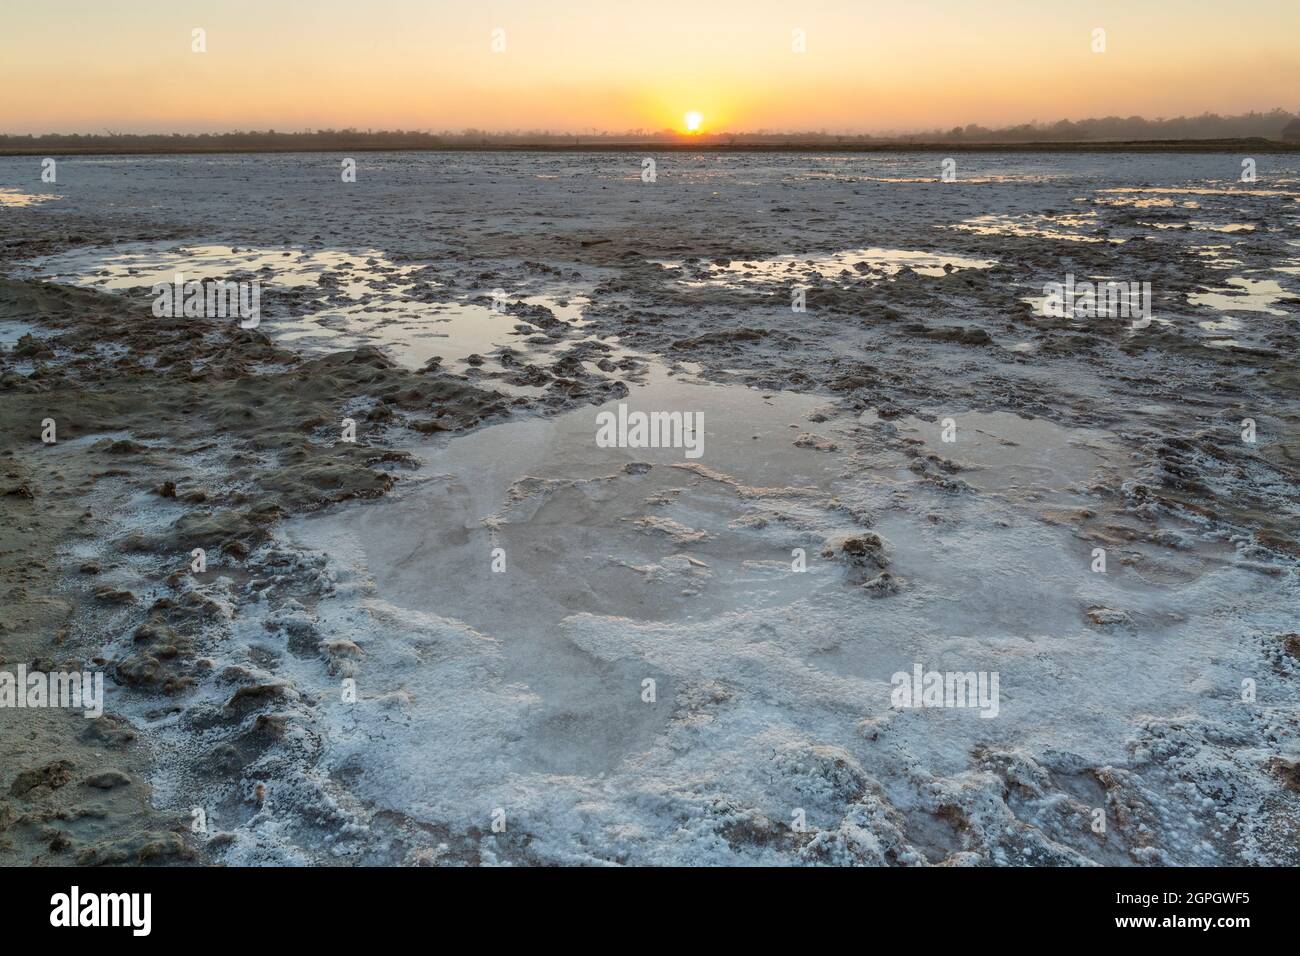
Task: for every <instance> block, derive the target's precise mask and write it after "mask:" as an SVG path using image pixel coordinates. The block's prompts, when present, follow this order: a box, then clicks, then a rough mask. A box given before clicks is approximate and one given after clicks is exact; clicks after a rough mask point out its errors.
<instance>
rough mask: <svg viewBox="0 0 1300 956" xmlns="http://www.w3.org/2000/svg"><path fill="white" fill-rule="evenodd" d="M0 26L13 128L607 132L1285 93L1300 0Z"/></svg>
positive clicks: (943, 2) (274, 4) (1003, 2)
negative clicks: (1101, 35)
mask: <svg viewBox="0 0 1300 956" xmlns="http://www.w3.org/2000/svg"><path fill="white" fill-rule="evenodd" d="M3 19H4V33H3V35H0V131H2V132H11V133H14V132H16V133H26V132H37V133H39V132H56V131H57V132H63V131H68V132H71V131H82V132H102V131H103V130H104V129H106V128H111V129H113V130H115V131H122V132H150V131H167V132H171V131H180V132H188V131H202V130H227V129H234V128H242V129H250V128H268V127H273V128H275V129H280V130H296V129H304V128H313V129H316V128H322V127H347V126H354V127H359V128H362V129H365V128H374V129H381V128H389V129H392V128H405V129H435V130H442V129H462V128H466V127H475V128H479V129H487V130H509V129H551V130H557V131H588V130H593V129H600V130H612V131H620V132H621V131H624V130H629V129H646V130H657V129H662V128H664V127H673V128H681V126H682V123H683V120H682V117H683V115H684V114H685V113H686V112H687V111H688V110H698V111H699V112H701V113H702V114H703V115H704V124H703V128H704V129H705V130H706V131H709V132H723V131H727V130H733V131H742V130H743V131H749V130H758V129H771V130H817V129H826V130H828V131H834V132H858V131H865V132H878V131H896V130H915V129H926V128H932V127H949V126H953V125H958V124H963V125H964V124H965V123H968V122H975V123H980V124H983V125H986V126H998V125H1006V124H1009V123H1017V122H1025V121H1029V120H1044V121H1047V120H1056V119H1061V118H1072V119H1079V118H1084V117H1088V116H1103V115H1108V114H1119V115H1125V116H1127V115H1132V114H1142V115H1146V116H1149V117H1154V116H1157V115H1163V116H1174V115H1178V114H1184V113H1186V114H1194V113H1201V112H1205V111H1213V112H1220V113H1238V112H1244V111H1247V110H1251V109H1260V110H1263V109H1270V108H1272V107H1275V106H1281V107H1283V108H1287V109H1292V110H1294V109H1297V108H1300V102H1297V99H1298V98H1300V97H1298V96H1297V91H1300V42H1297V40H1296V38H1297V37H1300V2H1296V0H1252V2H1250V3H1247V4H1226V3H1221V2H1204V0H1123V2H1111V0H1094V2H1067V0H987V2H974V0H908V2H906V3H902V2H892V0H891V2H885V0H880V2H874V0H824V2H815V0H804V2H801V3H792V2H788V0H787V2H772V0H748V2H732V0H713V2H708V3H701V2H698V0H691V2H686V0H653V2H649V3H644V4H639V3H632V2H630V0H601V2H596V0H496V2H481V3H475V4H469V3H464V2H456V3H449V2H438V0H367V2H360V0H130V2H111V0H48V2H44V3H41V2H30V3H20V2H10V3H8V4H6V8H5V11H4V15H3ZM1096 27H1101V28H1103V29H1104V30H1105V31H1106V52H1104V53H1093V52H1092V49H1091V44H1092V31H1093V29H1094V28H1096ZM195 28H202V29H204V30H205V31H206V45H207V52H205V53H195V52H193V51H192V49H191V46H192V31H193V30H194V29H195ZM497 28H499V29H502V30H504V38H505V49H504V50H503V51H501V52H493V50H492V39H493V35H492V31H493V30H494V29H497ZM795 29H801V30H803V31H805V35H806V38H807V41H806V45H807V52H805V53H795V52H793V51H792V39H793V34H792V31H794V30H795Z"/></svg>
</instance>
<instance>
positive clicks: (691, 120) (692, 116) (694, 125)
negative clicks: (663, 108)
mask: <svg viewBox="0 0 1300 956" xmlns="http://www.w3.org/2000/svg"><path fill="white" fill-rule="evenodd" d="M684 119H685V122H686V132H688V133H698V132H699V131H700V125H701V124H702V123H703V122H704V115H703V114H702V113H700V112H698V111H697V110H691V111H690V112H689V113H687V114H686V116H685V117H684Z"/></svg>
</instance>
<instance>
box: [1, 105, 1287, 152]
mask: <svg viewBox="0 0 1300 956" xmlns="http://www.w3.org/2000/svg"><path fill="white" fill-rule="evenodd" d="M1237 140H1260V141H1263V140H1271V141H1274V142H1277V143H1279V144H1281V143H1288V144H1294V145H1297V146H1300V118H1298V117H1297V115H1296V114H1295V113H1291V112H1287V111H1286V110H1282V109H1275V110H1272V111H1271V112H1268V113H1244V114H1242V115H1240V116H1219V115H1218V114H1216V113H1206V114H1203V115H1201V116H1179V117H1175V118H1174V119H1150V120H1149V119H1144V118H1143V117H1141V116H1130V117H1120V116H1107V117H1103V118H1101V119H1086V120H1079V121H1077V122H1075V121H1071V120H1061V121H1060V122H1057V123H1024V124H1021V125H1019V126H1008V127H1003V128H1001V129H990V128H988V127H984V126H976V125H974V124H971V125H967V126H954V127H953V128H952V129H947V130H939V129H936V130H930V131H927V132H917V133H880V134H874V135H869V134H859V135H855V134H836V133H827V132H824V131H823V132H803V133H791V132H770V131H767V130H758V131H755V132H748V133H702V134H698V135H690V136H688V135H686V134H684V133H681V132H678V131H675V130H660V131H657V132H656V131H647V130H629V131H626V132H622V133H609V132H598V131H595V130H593V131H591V132H589V133H552V132H545V131H519V132H505V133H503V132H486V131H483V130H476V129H467V130H461V131H459V132H449V131H448V132H430V131H427V130H426V131H417V130H359V129H321V130H307V131H304V132H296V133H286V132H277V131H276V130H265V131H259V130H250V131H247V132H245V131H239V130H236V131H233V132H229V133H184V134H183V133H170V134H168V133H115V132H113V131H112V130H105V131H104V132H103V133H92V134H82V133H48V134H45V135H41V136H33V135H30V134H29V135H26V136H19V135H9V134H0V152H3V153H45V152H61V153H77V152H89V153H94V152H104V153H130V152H139V153H155V152H164V153H165V152H178V153H180V152H258V151H267V152H273V151H293V152H298V151H304V152H308V151H314V150H322V151H327V150H386V149H391V150H398V149H528V148H540V149H574V148H577V149H583V148H585V149H602V148H609V149H615V148H627V147H636V146H638V145H653V146H691V147H742V148H743V147H757V148H775V149H780V148H809V147H811V148H826V149H835V148H840V149H864V148H895V149H897V148H907V147H926V146H929V147H957V148H960V147H967V148H976V149H978V148H980V147H982V146H984V147H993V146H1015V145H1018V144H1021V145H1031V144H1032V145H1035V146H1039V147H1040V148H1041V147H1050V146H1051V145H1052V144H1059V145H1060V146H1061V147H1067V148H1068V147H1073V148H1081V147H1086V146H1087V145H1088V144H1096V145H1098V146H1104V144H1115V145H1120V144H1150V145H1152V146H1155V147H1156V148H1159V144H1160V143H1170V144H1172V143H1174V142H1182V143H1190V144H1194V143H1195V142H1197V141H1213V142H1227V141H1237ZM1205 145H1210V143H1209V142H1207V143H1206V144H1205Z"/></svg>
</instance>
